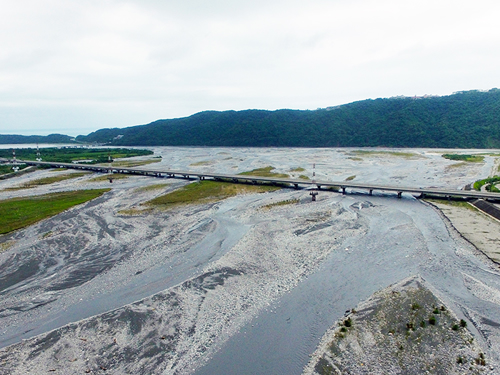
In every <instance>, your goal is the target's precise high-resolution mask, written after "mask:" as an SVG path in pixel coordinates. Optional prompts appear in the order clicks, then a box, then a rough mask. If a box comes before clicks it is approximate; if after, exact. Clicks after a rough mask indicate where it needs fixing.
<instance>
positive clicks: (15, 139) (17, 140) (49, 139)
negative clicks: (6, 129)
mask: <svg viewBox="0 0 500 375" xmlns="http://www.w3.org/2000/svg"><path fill="white" fill-rule="evenodd" d="M73 142H74V137H70V136H69V135H64V134H49V135H17V134H0V144H27V143H73Z"/></svg>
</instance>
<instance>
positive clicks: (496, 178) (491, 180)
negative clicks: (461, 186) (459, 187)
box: [472, 176, 500, 192]
mask: <svg viewBox="0 0 500 375" xmlns="http://www.w3.org/2000/svg"><path fill="white" fill-rule="evenodd" d="M497 182H500V176H493V177H489V178H485V179H483V180H478V181H476V182H474V185H472V187H473V188H474V190H477V191H481V188H482V187H483V186H484V185H489V186H487V187H486V190H488V191H492V192H498V189H497V188H495V187H494V185H495V184H496V183H497ZM492 187H493V189H492Z"/></svg>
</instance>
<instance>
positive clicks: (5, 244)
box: [0, 241, 16, 253]
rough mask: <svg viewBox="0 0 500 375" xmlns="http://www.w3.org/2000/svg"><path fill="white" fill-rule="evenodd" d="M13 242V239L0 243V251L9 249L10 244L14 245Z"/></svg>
mask: <svg viewBox="0 0 500 375" xmlns="http://www.w3.org/2000/svg"><path fill="white" fill-rule="evenodd" d="M15 243H16V242H15V241H6V242H2V243H0V253H1V252H3V251H6V250H8V249H10V248H11V247H12V246H14V245H15Z"/></svg>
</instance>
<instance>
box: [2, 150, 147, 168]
mask: <svg viewBox="0 0 500 375" xmlns="http://www.w3.org/2000/svg"><path fill="white" fill-rule="evenodd" d="M40 154H41V157H42V160H43V161H48V162H61V163H71V162H73V161H77V160H90V161H89V163H91V164H95V163H106V162H108V161H109V157H111V159H112V160H113V159H118V158H130V157H133V156H144V155H152V154H153V151H150V150H139V149H127V148H84V147H49V148H40ZM16 157H17V159H18V160H36V158H37V149H36V148H19V149H17V150H16ZM0 158H7V159H10V158H12V150H11V149H3V150H0Z"/></svg>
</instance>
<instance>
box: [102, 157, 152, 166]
mask: <svg viewBox="0 0 500 375" xmlns="http://www.w3.org/2000/svg"><path fill="white" fill-rule="evenodd" d="M159 162H161V159H158V158H156V159H148V160H119V161H114V162H112V163H111V165H112V166H113V167H124V168H133V167H139V166H141V165H149V164H154V163H159Z"/></svg>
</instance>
